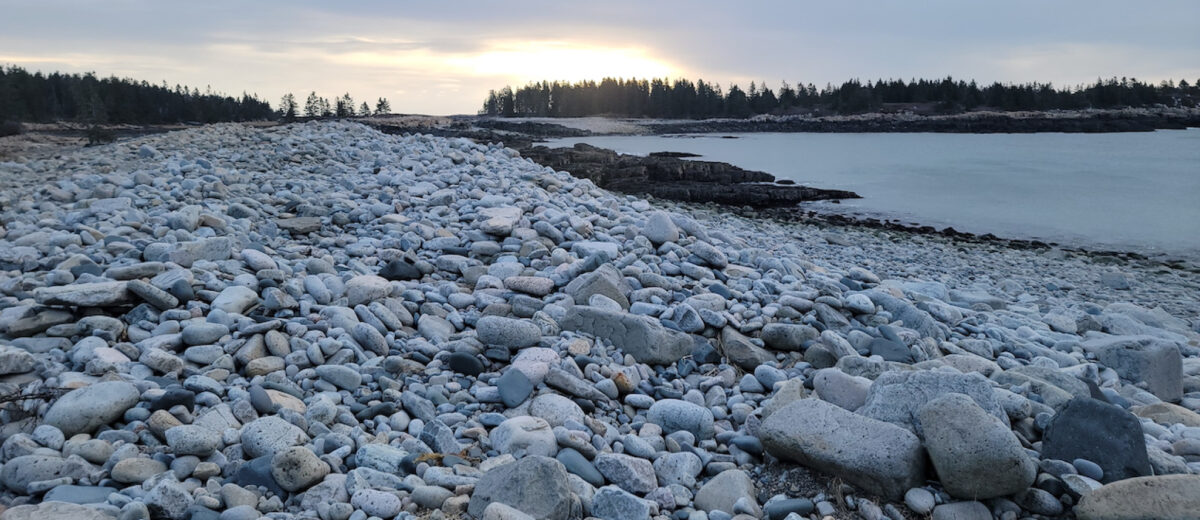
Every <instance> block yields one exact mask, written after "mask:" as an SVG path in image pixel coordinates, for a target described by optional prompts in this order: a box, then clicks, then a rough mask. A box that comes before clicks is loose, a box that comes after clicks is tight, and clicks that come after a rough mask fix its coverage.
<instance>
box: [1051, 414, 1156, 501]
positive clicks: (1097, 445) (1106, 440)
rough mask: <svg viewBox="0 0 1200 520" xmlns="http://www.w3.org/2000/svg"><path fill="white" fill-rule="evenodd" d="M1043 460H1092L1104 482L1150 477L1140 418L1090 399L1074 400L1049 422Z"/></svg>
mask: <svg viewBox="0 0 1200 520" xmlns="http://www.w3.org/2000/svg"><path fill="white" fill-rule="evenodd" d="M1042 458H1043V459H1058V460H1075V459H1087V460H1090V461H1092V462H1095V463H1096V464H1097V465H1099V466H1100V468H1101V469H1102V470H1104V480H1102V482H1105V483H1108V482H1115V481H1118V480H1123V479H1127V478H1133V477H1142V476H1146V475H1150V474H1151V470H1150V459H1149V456H1148V455H1147V454H1146V442H1145V440H1143V439H1142V425H1141V423H1140V422H1138V419H1137V417H1135V416H1134V415H1133V414H1131V413H1129V412H1127V411H1125V410H1123V409H1121V408H1120V407H1118V406H1114V405H1111V404H1107V403H1102V402H1100V401H1097V400H1095V399H1092V398H1088V397H1080V398H1075V399H1072V400H1071V401H1070V402H1068V403H1067V405H1066V407H1064V408H1063V409H1062V410H1060V411H1059V412H1058V413H1057V414H1056V415H1055V416H1054V417H1053V418H1052V419H1051V420H1050V424H1049V425H1047V426H1046V432H1045V433H1044V434H1043V436H1042Z"/></svg>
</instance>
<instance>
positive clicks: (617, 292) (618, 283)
mask: <svg viewBox="0 0 1200 520" xmlns="http://www.w3.org/2000/svg"><path fill="white" fill-rule="evenodd" d="M564 290H565V291H566V293H567V294H568V295H570V296H571V298H573V299H574V300H575V304H576V305H586V304H587V302H588V300H589V299H590V298H591V297H592V295H595V294H600V295H603V296H605V297H608V298H611V299H612V300H613V301H615V302H617V303H619V304H621V307H622V308H624V309H629V297H628V296H627V295H628V294H629V293H630V292H631V291H632V290H633V288H632V287H630V286H629V283H628V282H626V281H625V279H624V278H623V277H622V276H621V272H620V271H618V270H617V268H616V267H613V265H612V264H604V265H602V266H600V267H599V268H598V269H596V270H595V271H592V272H590V273H586V274H582V275H579V276H578V277H576V278H575V279H574V280H571V283H568V284H567V286H566V287H565V288H564Z"/></svg>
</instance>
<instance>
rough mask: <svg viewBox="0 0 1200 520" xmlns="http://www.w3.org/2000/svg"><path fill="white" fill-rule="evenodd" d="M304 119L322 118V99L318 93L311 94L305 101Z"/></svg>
mask: <svg viewBox="0 0 1200 520" xmlns="http://www.w3.org/2000/svg"><path fill="white" fill-rule="evenodd" d="M304 117H321V98H319V97H317V93H316V91H313V92H310V93H309V94H308V99H307V100H305V101H304Z"/></svg>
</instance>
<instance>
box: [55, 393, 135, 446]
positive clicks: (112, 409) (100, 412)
mask: <svg viewBox="0 0 1200 520" xmlns="http://www.w3.org/2000/svg"><path fill="white" fill-rule="evenodd" d="M140 399H141V393H140V392H138V390H137V387H135V386H133V385H132V384H129V383H126V382H124V381H104V382H100V383H96V384H93V385H91V386H86V387H83V388H79V389H75V390H72V391H70V392H68V393H67V394H66V395H64V396H62V397H60V398H58V401H55V402H54V404H53V405H51V406H50V409H49V410H47V411H46V416H45V418H44V422H45V423H46V424H49V425H51V426H56V427H58V429H59V430H62V432H63V435H66V436H67V437H70V436H72V435H75V434H77V433H91V432H93V431H95V430H96V428H99V427H100V426H103V425H105V424H110V423H112V422H113V421H116V420H117V419H120V418H121V417H122V416H123V415H125V411H126V410H129V409H130V408H132V407H133V406H134V405H136V404H137V403H138V401H139V400H140Z"/></svg>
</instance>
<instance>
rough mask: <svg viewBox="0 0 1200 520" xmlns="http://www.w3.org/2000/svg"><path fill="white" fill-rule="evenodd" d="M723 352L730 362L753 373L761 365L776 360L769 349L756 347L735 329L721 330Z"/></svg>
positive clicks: (726, 328)
mask: <svg viewBox="0 0 1200 520" xmlns="http://www.w3.org/2000/svg"><path fill="white" fill-rule="evenodd" d="M721 351H722V352H723V353H724V354H725V357H726V358H729V362H730V363H733V364H735V365H737V366H739V367H741V368H742V370H746V371H752V370H754V369H755V368H757V367H758V366H759V365H762V364H764V363H768V362H771V361H774V360H775V356H774V355H772V354H771V353H770V352H768V351H767V349H765V348H762V347H760V346H758V345H755V344H754V343H753V342H751V341H750V338H747V337H746V336H745V335H743V334H742V333H741V332H738V331H737V329H735V328H733V327H725V328H723V329H721Z"/></svg>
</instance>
